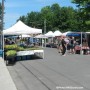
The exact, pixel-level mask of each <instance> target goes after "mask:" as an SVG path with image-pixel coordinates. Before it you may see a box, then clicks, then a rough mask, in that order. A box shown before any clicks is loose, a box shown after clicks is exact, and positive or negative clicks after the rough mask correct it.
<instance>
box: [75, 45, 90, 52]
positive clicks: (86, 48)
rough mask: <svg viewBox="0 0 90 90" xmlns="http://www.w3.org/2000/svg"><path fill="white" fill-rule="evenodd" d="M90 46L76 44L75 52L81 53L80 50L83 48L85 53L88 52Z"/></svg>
mask: <svg viewBox="0 0 90 90" xmlns="http://www.w3.org/2000/svg"><path fill="white" fill-rule="evenodd" d="M89 49H90V48H89V47H88V46H82V47H81V46H80V45H76V46H75V52H76V54H80V51H81V50H82V51H83V54H88V53H87V51H88V50H89Z"/></svg>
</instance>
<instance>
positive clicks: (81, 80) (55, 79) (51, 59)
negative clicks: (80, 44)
mask: <svg viewBox="0 0 90 90" xmlns="http://www.w3.org/2000/svg"><path fill="white" fill-rule="evenodd" d="M44 51H45V58H44V59H29V60H22V61H17V62H16V63H15V65H12V66H7V68H8V70H9V72H10V75H11V77H12V79H13V81H14V83H15V85H16V87H17V89H18V90H90V55H80V54H77V55H73V54H67V53H66V56H61V54H60V53H58V51H57V49H56V48H44Z"/></svg>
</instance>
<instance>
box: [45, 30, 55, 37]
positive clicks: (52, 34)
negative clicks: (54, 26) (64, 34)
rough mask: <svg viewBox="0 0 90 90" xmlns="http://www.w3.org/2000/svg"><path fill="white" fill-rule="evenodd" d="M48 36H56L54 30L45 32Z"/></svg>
mask: <svg viewBox="0 0 90 90" xmlns="http://www.w3.org/2000/svg"><path fill="white" fill-rule="evenodd" d="M45 36H47V37H55V36H54V33H53V32H52V31H49V32H48V33H46V34H45Z"/></svg>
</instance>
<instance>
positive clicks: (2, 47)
mask: <svg viewBox="0 0 90 90" xmlns="http://www.w3.org/2000/svg"><path fill="white" fill-rule="evenodd" d="M3 29H4V0H2V15H1V49H2V51H3V58H4V35H3Z"/></svg>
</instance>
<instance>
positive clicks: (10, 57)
mask: <svg viewBox="0 0 90 90" xmlns="http://www.w3.org/2000/svg"><path fill="white" fill-rule="evenodd" d="M16 55H17V52H16V50H8V51H7V52H6V65H7V64H8V63H14V62H15V57H16Z"/></svg>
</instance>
